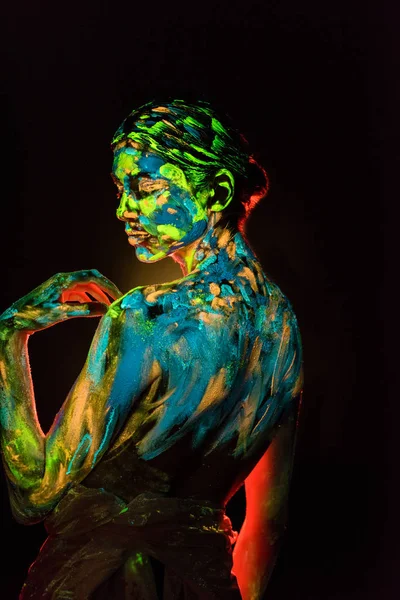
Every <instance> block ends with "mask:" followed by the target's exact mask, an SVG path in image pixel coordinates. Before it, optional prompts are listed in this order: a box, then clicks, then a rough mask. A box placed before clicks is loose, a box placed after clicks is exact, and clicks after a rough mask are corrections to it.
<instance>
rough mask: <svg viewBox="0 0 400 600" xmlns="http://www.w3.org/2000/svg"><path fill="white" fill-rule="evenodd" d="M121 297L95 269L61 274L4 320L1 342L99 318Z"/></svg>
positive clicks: (17, 304)
mask: <svg viewBox="0 0 400 600" xmlns="http://www.w3.org/2000/svg"><path fill="white" fill-rule="evenodd" d="M120 296H121V292H120V291H119V290H118V288H117V287H116V286H115V285H114V284H113V283H112V282H111V281H110V280H109V279H107V278H106V277H104V275H101V273H99V271H97V270H95V269H91V270H86V271H74V272H72V273H58V274H57V275H54V276H53V277H50V279H48V280H47V281H45V282H44V283H42V285H40V286H39V287H37V288H35V289H34V290H33V291H32V292H30V293H29V294H27V295H26V296H24V297H23V298H21V299H20V300H18V301H17V302H15V303H14V304H13V305H12V306H11V307H10V308H9V309H7V310H6V311H5V312H4V313H3V314H2V315H1V316H0V339H3V340H5V339H7V338H8V337H9V336H10V334H12V333H15V332H17V331H21V332H25V333H27V334H31V333H33V332H35V331H41V330H42V329H46V328H47V327H51V326H52V325H55V324H56V323H61V322H62V321H65V320H67V319H71V318H74V317H97V316H102V315H104V314H105V313H106V312H107V308H108V306H109V305H110V304H111V301H110V298H109V297H111V298H112V299H113V300H115V299H116V298H118V297H120Z"/></svg>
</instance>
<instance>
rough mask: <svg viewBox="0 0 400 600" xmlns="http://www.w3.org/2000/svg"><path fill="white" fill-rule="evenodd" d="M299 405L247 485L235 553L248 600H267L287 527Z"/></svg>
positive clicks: (239, 575) (243, 588) (245, 596)
mask: <svg viewBox="0 0 400 600" xmlns="http://www.w3.org/2000/svg"><path fill="white" fill-rule="evenodd" d="M298 405H299V403H298V402H296V403H294V405H293V409H292V412H291V413H290V415H289V418H288V419H287V420H286V421H285V423H284V424H282V426H281V427H280V428H279V429H278V431H277V434H276V435H275V437H274V438H273V440H272V442H271V444H270V446H269V448H268V450H267V452H266V453H265V454H264V456H263V457H262V458H261V460H260V461H259V462H258V463H257V465H256V466H255V468H254V469H253V471H252V472H251V473H250V475H249V476H248V477H247V479H246V481H245V488H246V517H245V520H244V523H243V526H242V528H241V530H240V534H239V537H238V540H237V542H236V545H235V547H234V551H233V572H234V573H235V575H236V577H237V580H238V584H239V588H240V591H241V594H242V598H243V599H244V600H261V599H262V598H263V595H264V593H265V590H266V588H267V585H268V581H269V579H270V576H271V574H272V571H273V568H274V566H275V562H276V559H277V557H278V553H279V550H280V548H281V545H282V540H283V537H284V534H285V530H286V527H287V512H288V492H289V484H290V475H291V470H292V463H293V455H294V447H295V438H296V422H297V414H298Z"/></svg>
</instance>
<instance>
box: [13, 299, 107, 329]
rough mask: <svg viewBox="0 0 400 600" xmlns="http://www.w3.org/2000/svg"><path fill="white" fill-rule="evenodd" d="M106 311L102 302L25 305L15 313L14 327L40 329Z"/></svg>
mask: <svg viewBox="0 0 400 600" xmlns="http://www.w3.org/2000/svg"><path fill="white" fill-rule="evenodd" d="M106 312H107V306H106V305H105V304H103V303H102V302H86V303H84V302H77V303H76V304H75V303H68V302H66V303H63V304H57V305H54V306H52V307H51V308H50V307H46V308H40V307H37V306H27V307H26V308H25V310H23V311H20V312H18V313H16V314H15V315H14V317H13V319H14V329H15V330H20V331H27V332H33V331H41V330H42V329H46V328H47V327H51V326H52V325H56V324H57V323H62V322H63V321H66V320H67V319H73V318H77V317H100V316H103V315H104V314H105V313H106Z"/></svg>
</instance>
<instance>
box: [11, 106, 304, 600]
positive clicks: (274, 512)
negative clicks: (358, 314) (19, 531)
mask: <svg viewBox="0 0 400 600" xmlns="http://www.w3.org/2000/svg"><path fill="white" fill-rule="evenodd" d="M112 148H113V152H114V162H113V173H112V176H113V179H114V182H115V184H116V186H117V189H118V197H119V206H118V209H117V216H118V218H119V219H121V220H122V221H123V222H124V224H125V233H126V235H127V239H128V242H129V244H130V245H131V246H132V247H133V248H134V249H135V252H136V256H137V258H138V259H139V260H140V261H142V262H145V263H151V262H154V261H159V260H162V259H164V258H166V257H171V258H172V259H173V260H175V261H176V262H177V263H179V265H180V267H181V269H182V278H181V279H178V280H176V281H173V282H166V283H163V284H158V285H151V286H141V287H138V288H135V289H133V290H130V291H129V292H128V293H126V294H124V295H121V294H120V292H119V291H118V290H117V289H116V287H115V286H114V285H113V284H112V283H111V282H110V281H109V280H107V279H106V278H105V277H103V276H102V275H100V273H98V272H97V271H78V272H74V273H64V274H59V275H56V276H54V277H53V278H51V279H50V280H49V281H47V282H45V283H44V284H42V285H41V286H39V287H38V288H36V289H35V290H34V291H33V292H31V293H30V294H28V295H27V296H25V297H24V298H22V299H21V300H19V301H18V302H16V303H15V304H14V305H13V306H12V307H11V308H10V309H8V310H7V311H6V312H5V313H3V315H2V316H1V317H0V324H1V325H0V338H1V345H0V356H1V363H0V368H1V370H0V374H1V441H2V453H3V462H4V465H5V470H6V474H7V479H8V483H9V492H10V500H11V506H12V510H13V514H14V516H15V517H16V519H17V520H18V521H20V522H22V523H35V522H38V521H40V520H45V525H46V528H47V531H48V534H49V537H48V539H47V541H46V542H45V544H44V546H43V547H42V549H41V550H40V553H39V555H38V557H37V559H36V561H35V562H34V563H33V565H32V567H31V569H30V571H29V574H28V578H27V582H26V584H25V586H24V588H23V590H22V592H21V599H23V600H27V599H31V598H41V599H50V598H51V599H66V598H74V599H75V598H76V599H83V598H94V599H97V600H100V599H103V598H104V599H105V598H107V599H109V598H116V599H118V598H136V599H141V600H150V599H155V598H158V597H160V596H161V597H162V598H164V599H176V600H178V599H181V598H184V599H189V598H204V599H206V598H210V599H211V598H214V599H219V600H224V599H232V600H233V599H239V598H244V599H245V600H255V599H261V598H262V595H263V593H264V591H265V588H266V585H267V582H268V579H269V576H270V574H271V571H272V568H273V565H274V563H275V560H276V556H277V552H278V550H279V547H280V542H281V540H282V536H283V534H284V531H285V527H286V516H287V515H286V513H287V496H288V488H289V479H290V472H291V466H292V459H293V452H294V444H295V434H296V422H297V415H298V410H299V398H300V393H301V386H302V369H301V364H302V358H301V342H300V336H299V331H298V327H297V322H296V318H295V315H294V313H293V310H292V308H291V305H290V303H289V301H288V300H287V299H286V297H285V296H284V295H283V293H282V292H281V291H280V289H279V288H278V286H277V285H276V284H275V283H273V282H272V281H270V280H269V279H268V278H267V276H266V275H265V274H264V272H263V270H262V267H261V265H260V263H259V261H258V259H257V257H256V256H255V254H254V253H253V251H252V250H251V248H250V246H249V244H248V242H247V240H246V237H245V234H244V225H245V221H246V219H247V217H248V216H249V214H250V212H251V210H252V209H253V208H254V206H255V205H256V203H257V201H258V200H259V199H260V198H262V197H263V196H264V195H265V194H266V192H267V188H268V180H267V177H266V175H265V172H264V171H263V169H262V168H261V167H260V166H259V165H258V164H257V163H256V161H255V160H254V158H253V157H252V156H251V154H250V153H249V150H248V147H247V143H246V141H245V140H244V138H243V137H242V136H241V135H240V134H239V133H238V132H237V131H236V130H235V129H234V128H233V127H232V126H230V125H227V124H226V122H224V121H223V120H222V119H220V118H219V117H218V116H217V115H216V114H215V113H214V111H213V109H212V108H211V107H210V106H209V105H208V104H206V103H201V102H199V103H196V104H187V103H185V102H184V101H180V100H174V101H169V102H167V103H164V104H156V103H149V104H147V105H144V106H142V107H140V108H139V109H137V110H135V111H134V112H133V113H132V114H131V115H130V116H129V117H128V118H127V119H126V120H125V121H124V122H123V123H122V125H121V127H120V128H119V129H118V131H117V133H116V134H115V136H114V139H113V142H112ZM110 297H111V299H112V300H113V301H112V302H111V303H110ZM91 316H101V317H102V318H101V320H100V323H99V326H98V328H97V331H96V334H95V336H94V339H93V342H92V345H91V348H90V351H89V354H88V358H87V361H86V363H85V365H84V367H83V369H82V372H81V374H80V375H79V377H78V379H77V381H76V382H75V384H74V386H73V387H72V390H71V392H70V394H69V395H68V397H67V399H66V400H65V402H64V404H63V405H62V408H61V410H60V411H59V413H58V414H57V416H56V417H55V419H54V422H53V425H52V427H51V429H50V430H49V432H48V433H47V434H44V433H43V432H42V430H41V427H40V424H39V422H38V419H37V415H36V409H35V398H34V392H33V386H32V382H31V376H30V369H29V356H28V349H27V341H28V338H29V336H30V335H32V334H33V333H35V332H37V331H40V330H42V329H45V328H46V327H49V326H52V325H55V324H56V323H59V322H62V321H64V320H66V319H69V318H75V317H91ZM243 483H245V486H246V503H247V508H246V518H245V521H244V524H243V526H242V528H241V531H240V534H239V537H237V534H236V533H235V532H233V531H232V527H231V523H230V520H229V518H228V517H227V516H226V514H225V506H226V504H227V502H228V500H229V499H230V498H231V497H232V496H233V494H235V492H236V491H237V490H238V489H239V488H240V486H241V485H242V484H243ZM236 538H237V539H236ZM157 565H158V570H159V566H160V565H162V566H163V567H162V568H163V585H162V588H163V589H162V592H161V591H160V590H159V591H157V585H158V584H156V577H155V575H154V569H155V568H156V566H157Z"/></svg>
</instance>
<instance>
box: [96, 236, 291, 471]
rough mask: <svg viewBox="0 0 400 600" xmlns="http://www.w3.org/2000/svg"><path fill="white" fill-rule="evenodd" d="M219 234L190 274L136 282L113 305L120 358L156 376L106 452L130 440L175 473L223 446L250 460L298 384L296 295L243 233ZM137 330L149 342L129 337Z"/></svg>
mask: <svg viewBox="0 0 400 600" xmlns="http://www.w3.org/2000/svg"><path fill="white" fill-rule="evenodd" d="M218 244H219V247H216V248H214V252H213V253H212V254H211V255H210V256H209V257H208V258H206V259H205V260H204V261H202V262H201V263H200V265H199V268H198V269H196V271H195V272H193V273H191V274H190V275H189V276H188V277H185V278H183V279H181V280H179V281H177V282H173V283H170V284H164V285H156V286H148V287H142V288H137V289H135V290H132V292H130V293H128V294H127V295H125V296H124V297H123V298H122V299H121V300H119V301H118V302H117V303H116V304H114V305H113V307H112V310H114V311H115V312H116V313H118V318H119V319H123V322H124V325H123V328H122V331H121V338H122V345H123V353H124V357H125V358H124V362H125V365H124V367H123V368H124V369H125V370H126V371H127V373H128V376H129V367H130V365H131V371H132V373H133V372H135V371H136V370H137V369H134V368H133V367H134V364H133V363H134V361H136V360H137V358H138V356H140V360H141V363H142V374H143V377H145V370H146V369H147V370H148V371H149V370H153V372H154V373H155V376H154V378H151V384H149V385H148V387H147V388H146V389H145V390H144V392H143V393H142V394H141V396H140V397H139V398H135V399H133V402H132V406H131V411H130V414H128V415H127V418H126V420H125V422H124V424H123V426H122V427H121V429H120V431H119V433H118V435H117V436H116V437H114V440H113V444H112V447H111V448H110V450H109V451H108V453H107V454H106V455H105V456H104V458H103V460H107V455H109V456H113V455H115V454H116V453H118V452H119V451H120V449H121V448H122V447H125V446H126V445H127V444H128V445H129V446H131V445H132V444H133V445H134V447H135V453H137V455H138V457H140V458H141V459H143V460H145V461H151V462H152V463H153V464H155V465H157V466H162V468H163V470H167V472H168V473H169V474H170V475H171V477H172V478H173V477H174V476H175V475H177V473H182V472H183V471H185V469H186V470H187V469H189V470H190V469H191V468H194V465H195V461H196V457H197V459H198V460H199V461H200V462H201V461H203V462H204V460H207V459H205V457H207V456H209V457H211V456H219V455H220V452H222V453H224V454H226V453H227V452H228V453H229V455H230V456H231V459H232V461H233V463H234V464H236V465H237V464H238V463H240V462H242V461H246V462H249V464H250V463H251V462H252V456H253V455H254V457H255V458H257V456H258V454H260V451H261V449H264V450H265V448H266V447H267V445H268V437H269V435H270V434H271V431H272V430H273V428H274V427H275V426H276V425H277V424H278V423H279V421H280V419H281V418H282V416H283V415H284V414H285V412H286V411H287V410H288V408H289V407H290V404H291V401H292V399H293V398H294V397H295V396H296V395H297V394H298V393H299V391H300V387H301V345H300V339H299V333H298V329H297V324H296V318H295V316H294V314H293V311H292V309H291V307H290V304H289V303H288V301H287V299H286V298H285V296H284V295H283V294H282V293H281V291H280V290H279V288H278V287H277V286H276V285H275V284H273V283H271V282H270V281H268V279H267V278H266V276H265V275H264V273H263V271H262V269H261V266H260V264H259V262H258V261H257V259H256V257H255V256H254V254H253V253H252V252H251V250H250V248H249V247H248V246H247V244H245V242H244V240H243V238H242V237H241V236H240V234H236V235H235V236H234V237H233V238H232V237H231V236H230V235H229V232H228V231H227V232H226V236H225V237H220V238H219V241H218ZM133 331H134V332H135V336H134V338H132V332H133ZM138 339H139V340H143V343H144V345H145V346H146V348H145V349H144V350H143V348H142V349H139V348H138V347H132V340H134V344H135V345H136V346H137V345H138ZM121 368H122V367H121ZM176 449H180V450H179V454H180V456H179V457H178V458H179V460H175V459H174V462H175V464H171V462H172V461H171V457H174V456H175V455H176ZM186 463H187V466H185V468H183V467H182V465H183V464H186Z"/></svg>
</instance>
